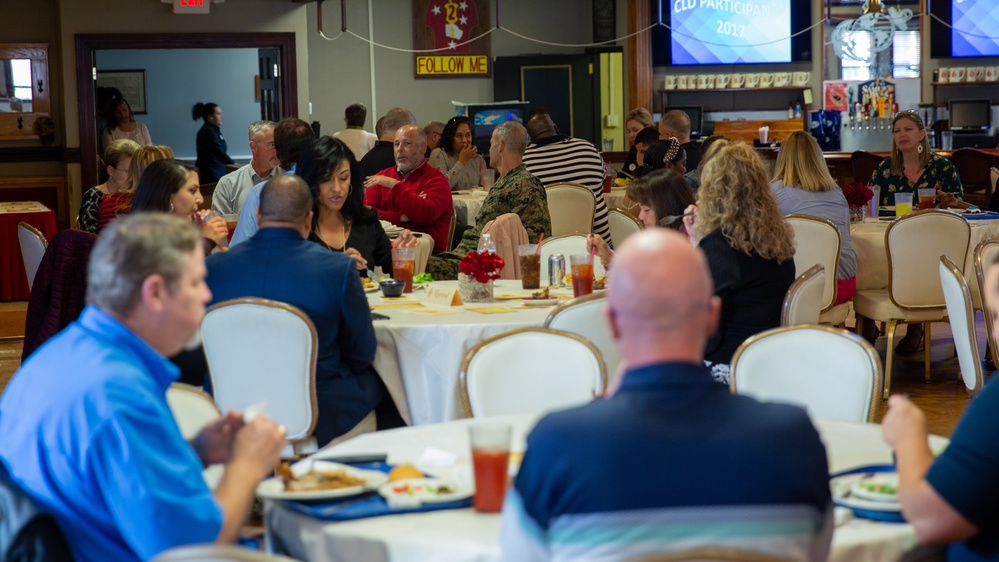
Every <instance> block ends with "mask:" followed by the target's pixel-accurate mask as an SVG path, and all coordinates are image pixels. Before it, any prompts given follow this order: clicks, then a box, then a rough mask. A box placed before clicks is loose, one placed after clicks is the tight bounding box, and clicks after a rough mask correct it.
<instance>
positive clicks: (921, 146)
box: [916, 143, 923, 154]
mask: <svg viewBox="0 0 999 562" xmlns="http://www.w3.org/2000/svg"><path fill="white" fill-rule="evenodd" d="M916 151H917V152H919V153H920V154H922V153H923V143H919V146H917V147H916Z"/></svg>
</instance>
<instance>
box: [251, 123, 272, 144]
mask: <svg viewBox="0 0 999 562" xmlns="http://www.w3.org/2000/svg"><path fill="white" fill-rule="evenodd" d="M274 125H277V123H275V122H273V121H254V122H253V123H250V126H249V127H247V128H246V132H247V135H248V136H249V137H250V140H253V137H255V136H257V135H261V134H263V133H264V131H266V130H267V129H273V128H274Z"/></svg>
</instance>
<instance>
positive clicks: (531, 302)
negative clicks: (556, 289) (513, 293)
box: [520, 297, 559, 306]
mask: <svg viewBox="0 0 999 562" xmlns="http://www.w3.org/2000/svg"><path fill="white" fill-rule="evenodd" d="M558 301H559V298H558V297H549V298H547V299H520V302H521V304H523V305H524V306H555V305H556V304H558Z"/></svg>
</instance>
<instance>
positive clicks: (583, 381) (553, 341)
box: [460, 328, 607, 418]
mask: <svg viewBox="0 0 999 562" xmlns="http://www.w3.org/2000/svg"><path fill="white" fill-rule="evenodd" d="M460 377H461V381H460V382H461V404H462V406H463V407H464V409H465V415H466V416H468V417H476V418H480V417H487V416H499V415H506V414H527V413H544V412H550V411H552V410H558V409H562V408H570V407H573V406H579V405H582V404H586V403H587V402H589V401H591V400H593V398H594V397H595V396H599V395H601V394H603V392H604V390H605V389H606V388H607V370H606V368H605V367H604V362H603V359H602V358H601V357H600V351H599V350H597V348H596V347H595V346H594V345H593V344H592V343H590V342H588V341H586V340H585V339H583V338H582V337H580V336H577V335H576V334H570V333H568V332H561V331H558V330H550V329H548V328H518V329H515V330H509V331H507V332H503V333H500V334H496V335H495V336H492V337H490V338H487V339H485V340H483V341H481V342H479V343H478V344H476V345H475V346H474V347H472V349H470V350H469V351H468V354H467V355H466V356H465V359H464V361H462V364H461V375H460Z"/></svg>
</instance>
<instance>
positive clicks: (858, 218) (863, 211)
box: [850, 204, 867, 223]
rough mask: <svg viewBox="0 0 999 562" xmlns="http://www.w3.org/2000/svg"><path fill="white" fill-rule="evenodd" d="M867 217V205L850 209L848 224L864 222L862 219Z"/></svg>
mask: <svg viewBox="0 0 999 562" xmlns="http://www.w3.org/2000/svg"><path fill="white" fill-rule="evenodd" d="M866 216H867V205H866V204H865V205H862V206H860V207H850V222H851V223H856V222H864V217H866Z"/></svg>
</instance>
